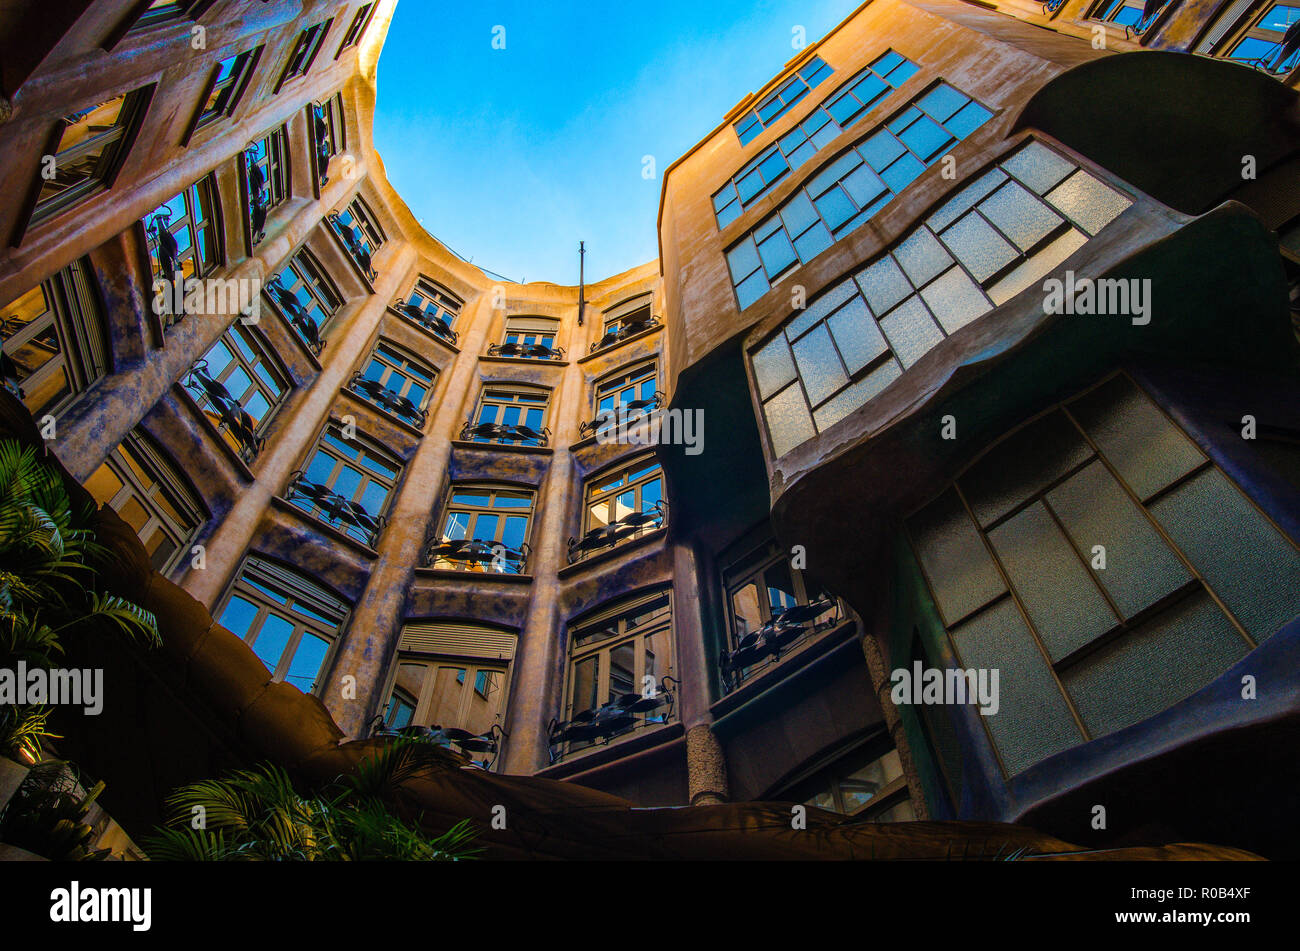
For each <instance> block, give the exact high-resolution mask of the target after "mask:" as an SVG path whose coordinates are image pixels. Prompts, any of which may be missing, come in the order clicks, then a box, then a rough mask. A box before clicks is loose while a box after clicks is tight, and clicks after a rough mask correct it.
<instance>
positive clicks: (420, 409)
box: [352, 340, 437, 427]
mask: <svg viewBox="0 0 1300 951" xmlns="http://www.w3.org/2000/svg"><path fill="white" fill-rule="evenodd" d="M436 376H437V373H436V371H435V370H434V369H433V368H432V367H430V366H429V365H428V364H427V363H425V362H424V361H423V360H420V359H419V358H418V357H414V356H411V355H410V354H408V353H407V352H406V351H405V350H402V349H401V348H400V347H398V346H397V345H396V344H392V343H389V342H388V341H386V340H381V341H380V342H379V343H378V344H376V345H375V350H374V352H373V353H372V354H371V355H370V362H369V363H368V364H367V365H366V368H365V370H358V371H357V373H356V375H355V376H354V377H353V378H352V388H353V389H354V390H356V391H357V392H359V393H360V394H362V395H363V396H365V397H366V398H367V399H368V400H370V401H371V402H372V403H374V404H375V405H377V406H378V407H379V408H380V409H383V410H385V411H386V412H389V413H392V414H393V415H394V416H397V417H399V418H400V419H403V420H405V421H406V422H408V423H411V424H412V425H414V426H420V427H423V426H424V424H425V423H426V422H427V421H428V413H427V411H426V410H425V407H426V406H428V404H429V397H430V396H431V395H432V394H433V382H434V378H435V377H436Z"/></svg>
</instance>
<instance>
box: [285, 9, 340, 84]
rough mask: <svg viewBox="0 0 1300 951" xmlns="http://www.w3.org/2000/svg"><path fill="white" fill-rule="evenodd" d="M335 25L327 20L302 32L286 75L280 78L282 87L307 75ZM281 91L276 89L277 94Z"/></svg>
mask: <svg viewBox="0 0 1300 951" xmlns="http://www.w3.org/2000/svg"><path fill="white" fill-rule="evenodd" d="M333 23H334V21H333V20H332V19H331V20H326V21H324V22H323V23H317V24H316V25H315V26H312V27H308V28H307V29H305V30H303V31H302V33H301V34H300V35H299V36H298V42H297V43H295V44H294V46H293V51H292V52H290V53H289V59H288V62H286V63H285V67H284V75H283V76H281V77H280V86H283V85H284V84H285V83H287V82H288V81H289V80H291V79H296V78H298V77H299V76H306V75H307V71H308V70H309V69H311V64H312V63H313V62H315V61H316V54H317V53H319V52H320V48H321V44H322V43H323V42H325V34H326V33H328V32H329V29H330V27H331V26H332V25H333ZM279 91H280V87H276V92H279Z"/></svg>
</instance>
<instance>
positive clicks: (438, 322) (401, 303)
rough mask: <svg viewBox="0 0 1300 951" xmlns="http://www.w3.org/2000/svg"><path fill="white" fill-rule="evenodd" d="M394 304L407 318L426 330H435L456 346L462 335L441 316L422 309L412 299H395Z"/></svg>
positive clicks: (394, 308) (396, 309) (394, 307)
mask: <svg viewBox="0 0 1300 951" xmlns="http://www.w3.org/2000/svg"><path fill="white" fill-rule="evenodd" d="M392 306H393V310H395V311H397V312H398V313H399V314H401V315H402V316H403V317H405V318H406V319H407V320H409V321H412V322H413V323H417V324H419V325H420V326H421V327H423V328H425V329H426V330H431V331H433V333H435V334H437V335H438V336H439V337H441V338H442V339H443V340H446V341H447V342H448V343H450V344H451V345H452V346H455V345H456V341H457V340H458V339H459V338H460V335H459V334H458V333H456V331H454V330H452V329H451V325H450V324H448V323H447V322H446V321H445V320H443V319H442V318H441V317H435V316H434V315H432V314H429V313H427V312H425V311H423V310H421V309H420V308H419V307H417V306H416V305H415V304H412V303H411V302H410V301H405V300H395V301H393V305H392Z"/></svg>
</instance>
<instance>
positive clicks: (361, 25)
mask: <svg viewBox="0 0 1300 951" xmlns="http://www.w3.org/2000/svg"><path fill="white" fill-rule="evenodd" d="M374 13H375V5H374V4H373V3H363V4H362V5H361V7H360V9H358V10H357V14H356V16H354V17H353V18H352V25H351V26H349V27H348V31H347V32H346V33H344V34H343V42H342V43H340V44H339V51H338V53H336V54H335V55H334V58H335V59H338V58H339V57H340V56H342V55H343V51H344V50H346V49H349V48H351V47H353V46H355V45H356V44H357V43H358V42H359V41H360V40H361V34H362V33H364V32H366V27H367V26H369V25H370V18H371V17H372V16H374Z"/></svg>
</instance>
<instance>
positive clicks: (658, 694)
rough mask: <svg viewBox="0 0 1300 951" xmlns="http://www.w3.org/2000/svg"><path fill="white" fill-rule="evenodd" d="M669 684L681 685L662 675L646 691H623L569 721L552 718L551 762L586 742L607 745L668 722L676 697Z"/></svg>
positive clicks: (670, 718) (549, 730) (677, 686)
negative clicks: (655, 684) (635, 732)
mask: <svg viewBox="0 0 1300 951" xmlns="http://www.w3.org/2000/svg"><path fill="white" fill-rule="evenodd" d="M669 683H671V684H672V685H673V686H674V687H676V688H678V689H680V688H681V681H679V680H677V679H676V678H675V677H669V676H665V677H664V678H663V679H662V680H660V681H659V684H658V685H657V686H656V687H655V688H653V689H651V690H650V691H647V692H646V693H626V694H622V695H621V696H619V697H616V698H614V699H613V700H610V701H609V703H606V704H604V705H603V706H599V707H593V708H592V709H590V710H584V711H582V712H581V713H576V714H574V716H573V719H572V720H560V719H558V718H555V719H552V720H551V722H550V724H549V726H548V727H547V730H546V736H547V745H548V747H549V751H550V757H551V762H552V763H554V762H556V761H557V760H560V759H563V758H564V757H565V756H567V755H568V754H569V753H573V752H576V751H577V750H579V749H583V748H585V747H586V746H588V745H595V744H597V743H606V744H608V743H610V742H612V741H613V740H614V739H616V738H617V737H620V736H623V735H625V734H627V733H630V732H632V731H633V730H638V729H643V728H645V727H648V726H660V725H662V724H664V723H668V722H670V721H671V720H672V719H673V710H674V708H675V706H676V702H677V700H676V696H675V695H674V693H673V691H672V690H669V689H668V684H669ZM665 708H666V709H665Z"/></svg>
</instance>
